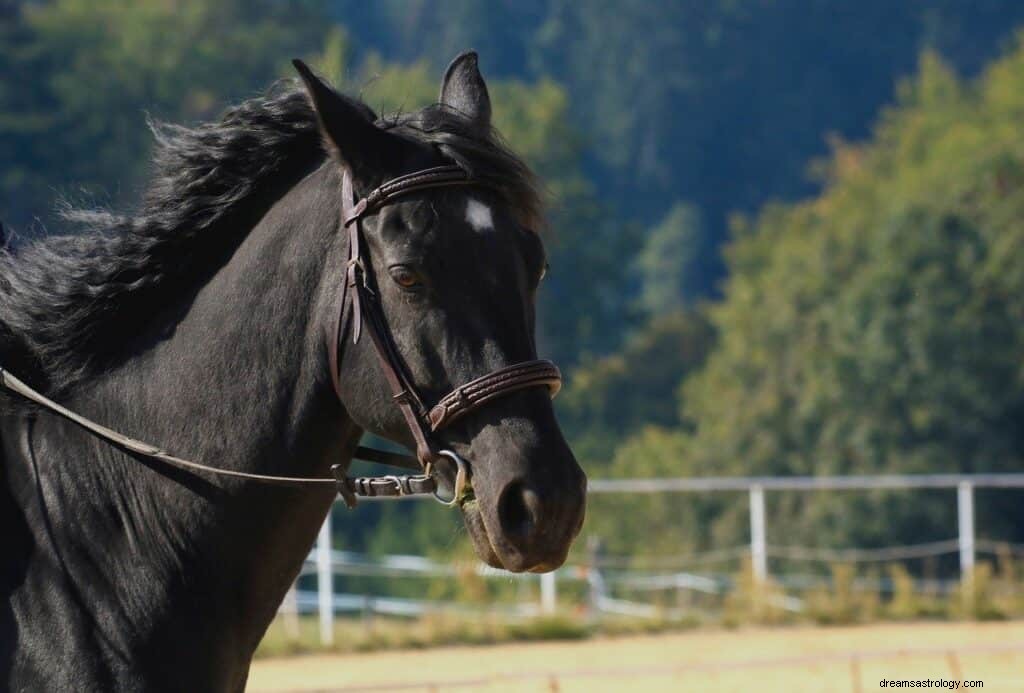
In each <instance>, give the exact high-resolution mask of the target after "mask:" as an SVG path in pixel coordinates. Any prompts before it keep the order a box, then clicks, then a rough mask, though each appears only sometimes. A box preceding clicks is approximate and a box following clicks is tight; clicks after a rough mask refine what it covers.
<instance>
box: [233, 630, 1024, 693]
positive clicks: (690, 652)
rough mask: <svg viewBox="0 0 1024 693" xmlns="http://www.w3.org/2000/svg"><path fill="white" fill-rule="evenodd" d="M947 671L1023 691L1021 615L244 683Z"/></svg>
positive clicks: (777, 687)
mask: <svg viewBox="0 0 1024 693" xmlns="http://www.w3.org/2000/svg"><path fill="white" fill-rule="evenodd" d="M856 655H859V656H856ZM957 676H962V677H964V678H967V679H981V680H982V681H984V684H985V686H984V689H983V690H985V691H1024V623H1021V622H1010V623H982V624H973V623H908V624H886V625H870V626H844V627H834V628H814V627H806V626H801V627H788V628H749V629H741V630H735V631H728V630H715V631H710V630H703V629H702V630H697V631H692V632H688V633H682V634H673V635H660V636H635V637H624V638H596V639H593V640H589V641H585V642H558V643H534V644H507V645H495V646H486V647H449V648H439V649H432V650H420V651H396V652H378V653H370V654H362V655H310V656H302V657H292V658H282V659H264V660H259V661H257V662H256V663H254V665H253V669H252V675H251V677H250V686H249V690H250V691H313V690H320V691H324V690H420V691H445V690H474V691H476V690H482V691H488V692H492V691H517V692H518V691H565V692H568V691H587V692H588V693H589V692H591V691H595V692H597V691H622V690H629V689H632V690H633V691H635V692H637V693H639V692H640V691H676V690H691V691H710V692H717V691H723V692H733V691H735V692H739V691H743V692H747V691H757V692H764V693H776V692H778V693H782V692H783V691H785V692H786V693H803V692H807V693H810V692H812V691H813V692H814V693H821V692H825V691H842V692H844V693H847V692H859V691H865V692H866V691H874V690H887V689H881V688H880V687H879V681H880V680H881V679H882V678H890V679H893V678H903V679H911V678H932V679H936V678H939V677H942V678H945V679H947V680H949V679H952V678H954V677H957ZM933 690H936V689H934V688H933Z"/></svg>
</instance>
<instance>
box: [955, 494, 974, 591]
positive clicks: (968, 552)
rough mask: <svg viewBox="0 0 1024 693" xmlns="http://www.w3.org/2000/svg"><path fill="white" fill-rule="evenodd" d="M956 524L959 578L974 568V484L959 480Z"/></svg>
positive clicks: (968, 574)
mask: <svg viewBox="0 0 1024 693" xmlns="http://www.w3.org/2000/svg"><path fill="white" fill-rule="evenodd" d="M956 501H957V502H956V509H957V524H958V526H959V529H960V540H959V544H960V579H961V580H965V579H967V578H969V577H970V575H971V572H972V571H973V570H974V484H972V483H971V482H970V481H961V482H960V483H959V484H958V485H957V488H956Z"/></svg>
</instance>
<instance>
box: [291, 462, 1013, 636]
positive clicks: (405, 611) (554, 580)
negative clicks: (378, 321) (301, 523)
mask: <svg viewBox="0 0 1024 693" xmlns="http://www.w3.org/2000/svg"><path fill="white" fill-rule="evenodd" d="M978 488H999V489H1024V474H970V475H969V474H932V475H915V476H910V475H907V476H895V475H891V476H834V477H785V478H779V477H720V478H683V479H623V480H596V481H591V482H590V484H589V493H591V494H615V493H618V494H652V493H710V492H729V493H746V494H747V496H748V498H749V509H750V544H749V546H744V547H733V548H730V549H724V550H720V551H716V552H712V553H709V554H704V555H703V556H698V557H695V558H690V559H688V560H689V563H690V565H686V564H685V561H683V562H680V561H679V560H678V559H672V558H668V560H667V561H666V563H672V562H674V563H675V565H674V566H666V567H676V568H678V569H677V570H676V571H674V572H669V573H654V574H649V573H635V572H628V571H627V572H623V573H620V574H615V575H614V576H610V575H609V576H606V575H604V574H603V572H602V570H599V569H597V568H598V567H599V566H598V565H597V564H596V562H594V565H592V566H591V567H592V568H594V569H592V570H591V569H585V568H581V567H578V566H577V567H572V566H570V567H567V568H563V569H561V570H559V571H557V573H548V574H545V575H542V576H539V577H538V576H533V575H527V576H517V579H520V580H539V581H540V595H541V598H540V603H539V604H536V605H530V604H527V605H523V604H520V605H516V606H513V607H509V609H508V612H509V613H510V614H515V615H532V614H536V613H552V612H554V611H555V609H556V608H557V584H558V582H559V581H563V580H575V581H584V582H586V583H587V585H588V588H589V592H590V595H591V597H590V600H591V607H592V608H593V609H596V610H599V611H601V612H606V613H617V614H623V615H628V616H637V617H645V616H653V615H655V614H656V613H657V614H661V615H664V614H665V610H664V609H656V608H655V607H653V606H651V605H649V604H643V603H637V602H631V601H625V600H621V599H615V598H612V597H611V596H609V587H610V586H613V585H620V586H626V587H629V588H630V589H632V590H639V591H644V590H661V589H677V590H681V589H687V590H693V591H697V592H705V593H710V594H718V593H721V592H722V591H723V590H724V589H725V588H726V586H725V585H724V584H723V581H722V580H721V579H718V578H715V577H714V576H707V575H698V574H695V573H693V572H691V570H692V567H693V563H696V562H705V563H711V562H715V561H720V560H726V559H733V558H736V557H740V556H743V557H745V556H750V558H751V564H752V569H753V577H754V580H755V581H758V582H764V581H766V580H767V579H768V577H769V574H768V558H769V556H777V557H784V558H789V559H793V560H825V561H828V560H839V561H849V560H859V561H888V560H900V559H907V558H916V557H923V556H935V555H941V554H944V553H951V552H956V553H958V554H959V565H960V572H961V577H962V578H963V577H964V576H969V575H971V574H972V570H973V568H974V565H975V557H976V554H977V553H978V552H979V551H990V552H991V551H994V550H995V549H996V546H995V545H994V544H993V543H992V542H986V541H981V542H979V541H978V540H977V539H976V537H975V526H974V491H975V489H978ZM872 489H955V490H956V499H957V500H956V503H957V526H958V534H957V538H956V539H952V540H948V541H942V542H931V543H928V544H918V545H913V546H901V547H888V548H883V549H807V548H805V547H781V546H771V545H769V544H768V541H767V536H768V527H767V523H766V519H765V495H766V494H767V493H770V492H773V491H823V490H833V491H843V490H872ZM330 538H331V518H330V516H328V517H327V520H326V521H325V523H324V525H323V527H322V528H321V531H320V536H319V539H318V541H317V546H316V548H315V549H314V551H313V553H312V554H311V560H310V561H309V563H308V570H309V571H315V573H316V575H317V591H316V593H315V594H313V593H306V592H299V593H296V594H294V595H291V596H290V598H289V599H288V600H286V602H285V604H286V605H287V606H286V608H287V609H292V610H294V611H309V610H312V609H313V607H314V605H315V608H316V611H317V612H318V615H319V621H320V638H321V641H322V642H323V643H324V644H330V643H331V642H332V641H333V635H334V615H335V613H336V612H339V611H366V610H372V611H376V612H380V613H389V614H396V615H417V614H422V613H426V612H428V611H431V610H438V609H444V610H458V609H460V608H463V607H460V606H459V605H457V604H451V603H439V602H426V601H420V600H411V599H396V598H385V597H370V596H367V595H352V594H334V593H333V587H332V586H333V575H334V574H336V573H340V574H349V575H352V574H363V575H370V574H372V575H414V574H415V575H426V576H445V575H454V574H455V573H454V569H453V568H452V567H451V566H447V565H443V564H437V563H435V562H432V561H430V560H428V559H426V558H423V557H419V556H390V557H385V558H384V559H378V560H371V559H369V558H368V557H366V556H361V555H359V554H353V553H348V552H339V551H333V550H332V549H331V542H330ZM1005 548H1006V549H1008V550H1010V551H1012V552H1013V553H1015V554H1017V555H1024V546H1012V545H1005ZM613 563H614V559H612V561H611V563H609V562H605V563H604V565H603V566H601V567H614V565H613ZM682 568H690V569H691V570H683V569H682ZM478 573H479V574H480V575H482V576H483V577H497V576H501V577H502V579H505V580H507V579H509V575H510V574H508V573H504V572H502V571H495V570H493V569H490V568H487V567H486V566H481V567H480V568H479V569H478ZM801 580H802V581H803V582H804V586H806V584H807V583H808V580H809V578H807V576H799V575H797V576H786V577H785V578H784V579H783V580H782V582H783V584H784V585H786V586H789V587H796V588H799V587H800V586H801ZM779 599H780V600H781V602H780V604H779V606H781V607H782V608H784V609H787V610H799V608H800V607H801V604H800V600H798V599H794V598H790V597H785V596H781V597H779ZM670 615H671V614H670Z"/></svg>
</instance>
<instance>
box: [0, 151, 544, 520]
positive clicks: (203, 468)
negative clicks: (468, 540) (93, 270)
mask: <svg viewBox="0 0 1024 693" xmlns="http://www.w3.org/2000/svg"><path fill="white" fill-rule="evenodd" d="M472 185H479V183H478V182H477V181H474V180H473V179H472V178H471V177H470V176H469V175H468V174H467V173H466V172H465V171H464V170H462V169H461V168H460V167H458V166H454V165H449V166H437V167H434V168H428V169H424V170H422V171H417V172H415V173H410V174H407V175H404V176H399V177H397V178H394V179H392V180H390V181H387V182H386V183H384V184H383V185H381V186H380V187H378V188H375V189H374V190H372V191H371V192H370V193H369V194H368V195H367V196H366V197H364V198H362V199H359V200H356V199H355V193H354V189H353V185H352V176H351V173H350V172H349V170H348V168H347V167H346V168H345V170H344V174H343V178H342V228H344V229H346V230H347V232H348V241H349V257H348V263H347V264H346V271H345V281H344V282H343V284H342V289H341V294H340V300H339V303H340V306H339V308H338V310H337V311H336V312H335V316H336V317H335V319H334V321H333V323H332V327H331V329H330V330H329V332H328V354H329V363H330V371H331V383H332V384H333V386H334V389H335V392H336V393H337V394H338V397H339V398H340V397H341V393H342V388H341V382H340V375H339V362H340V350H341V342H342V338H343V333H344V329H345V327H346V324H347V323H351V326H352V343H353V344H358V343H359V339H360V337H361V335H362V333H363V325H364V323H365V325H366V328H367V330H366V331H368V332H369V333H370V337H371V339H372V341H373V346H374V351H375V352H376V354H377V357H378V361H379V362H380V367H381V370H382V371H383V372H384V375H385V377H386V378H387V381H388V385H389V386H390V388H391V393H392V398H393V400H394V401H395V404H397V405H398V407H399V409H400V410H401V412H402V416H403V417H404V418H405V422H406V425H407V426H408V427H409V431H410V432H411V433H412V437H413V440H414V441H415V443H416V456H415V457H412V456H409V455H403V454H400V453H393V452H388V451H385V450H376V449H373V448H368V447H363V446H359V447H357V448H356V451H355V455H354V456H353V457H354V458H355V459H361V460H366V461H369V462H376V463H378V464H384V465H389V466H393V467H400V468H403V469H409V470H414V471H419V472H420V473H419V474H414V475H405V476H395V475H386V476H374V477H349V476H347V469H346V465H342V464H336V465H333V466H332V467H331V472H332V473H333V474H334V476H333V477H332V478H309V477H289V476H272V475H267V474H253V473H250V472H240V471H236V470H232V469H223V468H220V467H211V466H209V465H206V464H201V463H199V462H193V461H191V460H186V459H183V458H181V457H176V456H174V455H172V454H170V453H168V452H166V451H164V450H162V449H161V448H158V447H156V446H154V445H150V444H148V443H144V442H142V441H140V440H136V439H134V438H131V437H129V436H126V435H124V434H122V433H119V432H117V431H115V430H113V429H111V428H107V427H106V426H103V425H101V424H99V423H96V422H95V421H92V420H90V419H88V418H86V417H84V416H82V415H80V414H77V413H75V412H73V411H71V410H70V409H68V408H66V407H64V406H62V405H60V404H58V403H57V402H54V401H53V400H52V399H49V398H48V397H46V396H45V395H43V394H41V393H40V392H38V391H37V390H34V389H33V388H32V387H30V386H29V385H27V384H26V383H24V382H23V381H21V380H19V379H18V378H17V377H15V376H14V375H13V374H11V373H10V372H9V371H7V370H5V369H4V368H3V366H0V386H2V387H4V388H6V389H8V390H10V391H11V392H14V393H15V394H17V395H19V396H21V397H23V398H25V399H27V400H29V401H31V402H34V403H36V404H37V405H39V406H40V407H42V408H44V409H46V410H48V411H50V412H52V413H54V414H56V415H58V416H60V417H61V418H64V419H66V420H67V421H70V422H71V423H73V424H75V425H77V426H78V427H80V428H82V429H84V430H86V431H88V432H89V433H91V434H92V435H94V436H96V437H97V438H100V439H102V440H105V441H107V442H108V443H110V444H111V445H113V446H114V447H117V448H119V449H121V450H123V451H126V452H129V453H132V454H134V455H138V456H141V457H145V458H147V459H151V460H157V461H160V462H163V463H165V464H168V465H170V466H172V467H177V468H178V469H184V470H187V471H192V472H203V473H208V474H213V475H217V476H222V477H230V478H235V479H245V480H248V481H255V482H261V483H266V484H274V485H277V486H290V487H298V488H306V487H317V488H323V487H326V486H332V487H334V488H335V489H336V490H337V492H338V494H339V495H340V496H341V497H342V500H343V501H344V502H345V505H347V506H348V507H349V508H354V507H355V506H356V503H357V502H358V498H359V497H369V498H373V497H379V498H398V497H402V496H413V495H432V496H433V497H434V498H435V499H437V500H438V501H439V502H441V503H443V504H445V505H458V504H461V503H462V501H463V500H465V499H466V498H468V497H469V495H470V494H471V493H472V489H471V487H470V471H469V465H468V464H467V463H466V462H465V460H463V459H462V458H461V457H459V456H458V455H457V454H455V453H454V452H452V451H451V450H446V449H442V448H441V447H440V446H439V445H438V443H437V441H436V440H435V439H434V434H435V433H436V432H437V431H440V430H441V429H443V428H445V427H446V426H448V425H450V424H451V423H452V422H454V421H456V420H457V419H459V418H461V417H463V416H465V415H466V414H469V413H471V412H473V411H475V410H476V409H478V408H480V407H482V406H483V405H485V404H487V403H488V402H491V401H493V400H495V399H498V398H500V397H504V396H506V395H509V394H512V393H513V392H518V391H520V390H524V389H528V388H535V387H546V388H548V390H549V391H550V393H551V396H552V397H554V396H555V395H556V394H558V391H559V389H560V388H561V384H562V376H561V373H560V372H559V370H558V367H557V366H556V365H555V364H554V363H552V362H551V361H548V360H543V359H537V360H531V361H523V362H521V363H516V364H512V365H510V366H505V367H503V368H499V369H497V370H495V371H492V372H491V373H488V374H487V375H484V376H482V377H480V378H477V379H475V380H472V381H470V382H468V383H466V384H464V385H461V386H459V387H457V388H455V389H454V390H453V391H452V392H451V393H449V394H447V395H445V396H444V397H442V398H441V399H440V400H439V401H438V402H437V403H436V404H435V405H434V406H433V407H431V408H429V409H428V408H427V407H426V406H425V405H424V404H423V399H422V398H421V397H420V394H419V392H418V390H417V389H416V386H415V384H414V383H413V382H412V380H411V378H410V377H409V376H408V374H407V369H406V367H405V365H404V362H403V360H402V357H401V356H400V354H399V351H398V348H397V346H396V345H395V343H394V340H393V339H392V337H391V334H390V332H389V331H388V329H387V322H386V320H385V318H384V315H383V311H382V309H381V306H380V303H379V302H378V301H377V298H376V294H374V293H373V291H371V290H370V288H369V286H368V285H367V276H366V263H367V262H368V257H367V255H366V252H365V251H364V250H363V246H364V243H363V242H362V219H363V217H364V216H366V215H368V214H372V213H374V212H377V211H379V210H380V209H381V208H383V207H385V206H387V205H388V204H391V203H392V202H394V201H395V200H396V199H397V198H399V197H402V196H404V195H408V194H411V193H415V192H421V191H424V190H429V189H433V188H440V187H451V186H472ZM445 460H447V461H449V462H451V463H452V464H454V466H455V477H454V480H453V484H452V488H451V490H450V492H446V489H444V488H443V485H442V484H439V483H438V480H437V477H436V475H435V472H436V470H437V468H438V466H439V465H440V464H442V463H444V462H445Z"/></svg>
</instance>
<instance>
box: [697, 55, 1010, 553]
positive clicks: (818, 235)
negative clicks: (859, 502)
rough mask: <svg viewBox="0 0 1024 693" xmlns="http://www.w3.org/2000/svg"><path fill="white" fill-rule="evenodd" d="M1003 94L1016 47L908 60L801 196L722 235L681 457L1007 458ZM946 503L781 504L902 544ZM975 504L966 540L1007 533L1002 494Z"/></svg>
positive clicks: (830, 461)
mask: <svg viewBox="0 0 1024 693" xmlns="http://www.w3.org/2000/svg"><path fill="white" fill-rule="evenodd" d="M1021 93H1024V47H1019V48H1017V49H1016V50H1015V51H1014V52H1013V53H1011V54H1010V55H1008V56H1007V57H1005V58H1004V59H1002V60H1000V61H998V62H997V63H995V64H994V65H993V66H992V67H991V68H989V69H988V70H987V71H986V72H985V73H984V75H983V76H982V77H981V78H980V79H979V80H978V81H977V82H974V83H965V82H962V81H961V80H959V79H958V78H957V77H956V76H955V75H954V74H953V73H952V72H951V71H950V70H949V68H948V67H946V66H945V65H944V64H943V63H942V62H941V61H940V60H939V59H938V58H937V57H936V56H934V55H931V54H928V55H925V56H924V58H923V59H922V62H921V67H920V73H919V75H918V76H917V77H915V78H914V79H913V80H909V81H907V82H905V83H904V84H903V85H902V86H901V89H900V98H899V101H898V103H897V104H896V105H895V106H894V107H892V108H890V109H888V110H887V111H885V112H884V114H883V116H882V118H881V120H880V121H879V124H878V126H877V129H876V132H875V136H874V138H873V140H872V141H870V142H867V143H865V144H863V145H857V146H855V145H848V144H843V143H836V144H835V152H834V154H833V156H832V158H831V160H830V161H829V162H828V163H827V165H824V166H823V167H822V170H823V171H824V175H825V176H826V178H825V180H826V189H825V191H824V192H823V193H822V195H821V196H820V197H818V198H815V199H812V200H809V201H806V202H803V203H800V204H796V205H792V206H781V205H776V206H773V207H770V208H768V209H766V210H765V211H764V212H763V213H762V214H761V215H760V217H759V218H758V219H757V220H756V222H754V223H753V224H750V225H747V226H742V225H741V226H740V227H739V228H738V229H737V232H738V235H739V239H738V240H737V241H736V242H735V243H734V244H733V245H732V246H731V247H730V248H729V250H728V258H729V267H730V278H729V281H728V283H727V285H726V290H725V300H724V301H723V302H722V303H721V304H720V305H718V306H716V307H715V308H714V310H713V311H712V321H713V323H714V325H715V327H716V328H717V330H718V332H719V335H720V341H719V344H718V346H717V348H716V350H715V351H714V353H713V354H712V355H711V357H710V358H709V360H708V363H707V367H706V369H705V370H704V371H703V372H702V373H701V374H700V375H699V376H698V377H696V378H695V379H693V380H692V381H691V382H690V383H689V384H688V386H687V387H686V390H685V393H686V398H685V406H686V412H687V414H688V415H689V416H690V417H691V418H692V419H693V421H694V422H695V423H696V426H697V432H696V435H695V438H694V440H693V443H692V447H691V451H692V454H693V455H694V457H695V459H696V462H695V465H696V466H697V467H698V468H701V469H712V468H713V469H716V470H719V471H720V472H725V473H737V474H754V475H756V474H766V475H772V474H848V473H880V472H903V473H922V472H941V471H950V472H953V471H961V472H999V471H1019V470H1020V469H1021V464H1022V455H1024V438H1022V437H1021V435H1020V430H1021V429H1020V427H1019V426H1018V425H1017V422H1019V421H1020V420H1021V418H1022V416H1024V387H1022V386H1024V381H1022V379H1024V370H1022V369H1021V361H1020V354H1021V352H1022V350H1024V323H1022V321H1021V319H1020V318H1021V316H1022V315H1024V303H1022V300H1024V299H1022V296H1024V291H1022V290H1024V271H1022V268H1024V262H1022V260H1024V255H1022V252H1024V235H1022V227H1021V225H1020V223H1019V220H1020V218H1021V215H1022V213H1024V185H1022V183H1024V145H1022V142H1024V129H1022V122H1024V121H1022V119H1021V115H1022V108H1024V100H1022V99H1021V97H1020V96H1019V95H1020V94H1021ZM915 498H919V497H915ZM885 499H890V500H893V499H895V497H894V496H892V495H889V494H887V495H886V496H885V497H881V498H877V499H876V500H883V501H884V500H885ZM949 503H950V500H949V499H948V498H938V497H934V496H932V497H931V498H924V499H919V500H918V502H917V503H915V505H914V506H912V507H911V506H908V505H905V504H902V503H893V502H882V503H872V504H870V506H868V507H865V506H861V507H854V508H853V509H852V510H847V511H846V512H842V513H840V512H838V511H834V510H832V508H835V506H836V504H835V503H834V501H833V500H832V499H831V498H828V497H814V498H810V497H809V500H807V502H805V503H801V504H799V505H791V506H790V507H788V508H786V509H785V514H786V515H787V516H788V517H789V518H790V519H791V520H794V521H795V522H797V523H798V524H799V525H801V526H806V527H811V526H821V524H826V525H840V526H844V527H849V528H851V529H850V530H848V532H847V534H846V538H847V539H849V538H850V537H851V536H852V537H856V536H857V535H858V532H857V529H856V528H857V527H858V526H868V527H876V528H878V533H877V534H873V533H863V532H861V533H860V535H861V538H862V539H864V540H869V541H873V540H880V539H881V538H882V531H883V528H884V532H885V536H886V537H887V540H888V541H889V542H890V543H892V542H893V541H896V542H899V541H900V540H920V537H921V535H922V530H924V531H927V530H926V529H924V528H926V527H927V526H928V525H933V526H937V524H938V523H939V522H941V520H940V518H942V517H943V514H947V515H948V507H949ZM978 516H979V518H978V522H979V525H980V526H981V527H984V528H985V529H984V531H985V532H986V533H994V534H997V535H1001V536H1016V537H1021V536H1024V535H1022V532H1024V527H1022V526H1021V525H1020V523H1019V522H1018V521H1017V519H1015V516H1014V511H1013V509H1012V508H1011V507H1009V506H1008V505H1006V504H1005V503H991V504H986V506H985V507H980V508H979V509H978ZM829 518H831V520H832V521H831V522H828V519H829ZM865 534H867V536H865ZM797 536H801V537H803V538H807V536H806V534H805V533H804V531H802V530H798V534H797Z"/></svg>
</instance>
